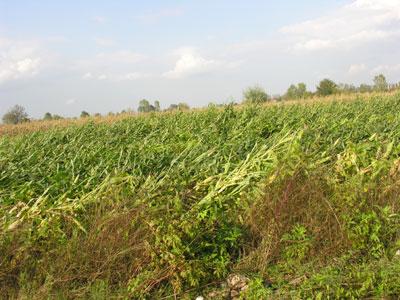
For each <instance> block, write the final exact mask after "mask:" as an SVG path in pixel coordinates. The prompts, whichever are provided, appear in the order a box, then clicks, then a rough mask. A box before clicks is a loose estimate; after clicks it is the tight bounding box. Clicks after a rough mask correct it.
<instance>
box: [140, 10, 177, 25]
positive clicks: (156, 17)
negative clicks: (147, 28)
mask: <svg viewBox="0 0 400 300" xmlns="http://www.w3.org/2000/svg"><path fill="white" fill-rule="evenodd" d="M183 13H184V11H183V9H181V8H166V9H162V10H158V11H153V12H149V13H146V14H142V15H140V16H137V19H138V20H139V21H140V22H142V23H145V24H154V23H157V22H159V21H160V20H161V19H164V18H171V17H179V16H181V15H183Z"/></svg>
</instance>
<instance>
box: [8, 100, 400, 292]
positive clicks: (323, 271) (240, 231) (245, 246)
mask: <svg viewBox="0 0 400 300" xmlns="http://www.w3.org/2000/svg"><path fill="white" fill-rule="evenodd" d="M42 128H45V130H34V131H33V130H26V131H24V130H23V131H21V132H19V133H18V134H16V133H15V132H14V131H12V130H11V129H10V130H8V131H7V132H11V134H4V135H3V136H2V137H0V253H1V256H0V290H1V291H2V294H3V296H4V297H5V298H7V297H8V298H21V297H28V298H35V297H36V298H38V299H42V298H43V297H50V298H67V299H69V298H71V299H72V298H74V299H75V298H89V297H104V298H131V299H168V298H172V299H174V297H175V298H183V299H186V298H187V299H193V297H194V296H195V295H197V294H199V293H204V292H205V291H206V290H208V289H213V288H218V286H219V284H220V282H222V281H223V280H224V279H225V278H226V276H227V275H228V274H230V273H232V272H240V273H243V274H246V276H248V277H249V278H250V279H251V284H250V287H249V289H248V290H246V291H244V292H243V293H244V294H243V297H244V298H245V299H260V298H279V297H283V298H291V297H293V298H307V297H312V298H320V299H322V298H325V297H331V298H352V297H353V298H362V297H390V296H394V297H396V296H400V279H399V277H398V273H399V271H400V255H398V254H396V253H399V252H398V250H399V249H400V217H399V213H400V198H399V195H400V185H399V183H400V181H399V179H400V174H399V172H400V95H399V94H375V95H369V96H358V98H355V99H351V100H349V101H335V99H333V100H331V101H325V102H324V101H314V102H310V103H306V104H305V103H301V104H296V103H293V104H289V105H287V104H286V105H285V104H275V105H268V106H265V107H263V106H248V107H240V108H236V107H234V106H231V105H227V106H226V107H224V108H223V109H217V108H209V109H204V110H198V111H189V112H174V113H165V114H160V113H154V114H149V115H135V116H126V117H124V118H118V119H115V120H112V121H104V122H103V121H95V120H91V121H90V120H89V121H88V122H84V123H83V122H82V123H79V122H77V123H68V124H66V125H65V126H49V127H46V126H41V127H40V128H39V129H42ZM267 281H268V282H269V283H270V284H268V285H266V284H262V283H263V282H267Z"/></svg>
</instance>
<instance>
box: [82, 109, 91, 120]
mask: <svg viewBox="0 0 400 300" xmlns="http://www.w3.org/2000/svg"><path fill="white" fill-rule="evenodd" d="M89 116H90V114H89V113H88V112H87V111H84V110H83V111H82V112H81V118H87V117H89Z"/></svg>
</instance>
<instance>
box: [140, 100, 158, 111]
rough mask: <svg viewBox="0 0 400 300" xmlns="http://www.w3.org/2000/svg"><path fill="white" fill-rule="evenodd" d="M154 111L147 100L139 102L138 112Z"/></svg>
mask: <svg viewBox="0 0 400 300" xmlns="http://www.w3.org/2000/svg"><path fill="white" fill-rule="evenodd" d="M154 110H155V108H154V106H153V105H151V104H150V102H149V101H148V100H146V99H142V100H140V102H139V107H138V112H150V111H154Z"/></svg>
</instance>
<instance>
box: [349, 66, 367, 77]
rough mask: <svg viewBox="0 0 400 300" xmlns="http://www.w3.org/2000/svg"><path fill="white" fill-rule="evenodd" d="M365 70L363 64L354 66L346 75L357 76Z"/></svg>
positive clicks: (365, 67)
mask: <svg viewBox="0 0 400 300" xmlns="http://www.w3.org/2000/svg"><path fill="white" fill-rule="evenodd" d="M366 69H367V66H366V65H365V64H354V65H351V66H350V67H349V70H348V72H347V73H348V74H349V75H358V74H360V73H362V72H364V71H365V70H366Z"/></svg>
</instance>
